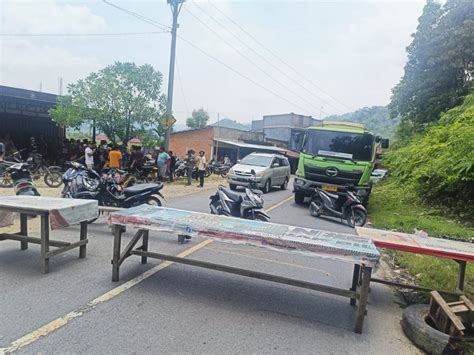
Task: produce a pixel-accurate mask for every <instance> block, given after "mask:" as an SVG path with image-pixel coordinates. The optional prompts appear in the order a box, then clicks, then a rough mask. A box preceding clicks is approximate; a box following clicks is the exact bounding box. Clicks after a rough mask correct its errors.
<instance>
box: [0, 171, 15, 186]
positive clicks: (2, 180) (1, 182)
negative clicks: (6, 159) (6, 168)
mask: <svg viewBox="0 0 474 355" xmlns="http://www.w3.org/2000/svg"><path fill="white" fill-rule="evenodd" d="M0 187H13V182H12V178H11V176H10V174H9V173H4V174H3V175H2V176H0Z"/></svg>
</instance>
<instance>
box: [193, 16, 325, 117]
mask: <svg viewBox="0 0 474 355" xmlns="http://www.w3.org/2000/svg"><path fill="white" fill-rule="evenodd" d="M185 10H186V12H188V13H189V14H190V15H191V16H192V17H194V18H195V19H196V20H197V21H199V22H200V23H201V24H202V25H203V26H205V27H206V28H207V29H208V30H209V31H211V32H213V33H214V34H215V35H216V36H217V37H219V38H220V39H221V40H222V41H223V42H224V43H226V44H227V45H228V46H229V47H230V48H232V49H233V50H234V51H236V52H237V54H238V55H240V56H241V57H242V58H244V59H245V60H246V61H247V62H249V63H250V64H252V65H253V66H255V67H256V68H257V69H258V70H260V71H261V72H262V73H264V74H265V75H266V76H268V77H269V78H270V79H271V80H273V81H274V82H276V83H277V84H278V85H280V86H281V87H283V88H284V89H286V90H288V91H289V92H291V93H292V94H293V95H295V96H296V97H298V98H299V99H301V100H303V101H304V102H306V103H307V104H309V105H310V106H312V107H313V108H314V109H316V110H317V109H318V108H316V107H315V106H313V104H312V103H311V102H309V101H308V100H306V99H305V98H303V97H302V96H301V95H299V94H298V93H297V92H295V91H293V90H291V89H289V88H288V87H286V86H285V85H284V84H283V83H282V82H280V81H279V80H277V79H275V78H274V77H273V76H272V75H271V74H270V73H268V72H267V71H266V70H265V69H263V68H262V67H260V66H259V65H258V64H256V63H255V62H254V61H252V60H251V59H250V58H248V57H247V56H246V55H244V54H243V53H242V52H241V51H240V50H239V49H238V48H236V47H235V46H234V45H233V44H232V43H230V42H229V41H227V40H226V39H225V38H224V37H222V36H221V35H220V34H219V33H217V32H216V31H214V30H213V29H212V28H211V27H210V26H209V25H207V24H206V23H205V22H204V21H202V20H201V19H200V18H199V17H197V16H196V15H194V14H193V13H192V12H191V11H189V10H188V9H185ZM304 111H306V112H308V110H304Z"/></svg>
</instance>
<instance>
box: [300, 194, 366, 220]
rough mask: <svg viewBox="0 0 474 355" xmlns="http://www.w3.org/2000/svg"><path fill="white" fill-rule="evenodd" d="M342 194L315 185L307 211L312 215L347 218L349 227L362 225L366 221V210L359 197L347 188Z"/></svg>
mask: <svg viewBox="0 0 474 355" xmlns="http://www.w3.org/2000/svg"><path fill="white" fill-rule="evenodd" d="M349 189H350V187H347V191H346V193H344V194H333V193H330V192H327V191H324V190H322V189H320V188H319V187H316V189H315V191H314V194H313V196H312V197H311V203H310V205H309V213H310V214H311V216H313V217H319V216H321V215H326V216H330V217H337V218H340V219H341V222H342V220H343V219H345V220H347V224H348V225H349V226H351V227H355V226H359V227H361V226H363V225H364V224H365V222H366V221H367V210H366V209H365V207H364V206H363V205H362V202H361V200H360V198H359V197H358V196H357V195H356V194H354V193H353V192H352V191H350V190H349Z"/></svg>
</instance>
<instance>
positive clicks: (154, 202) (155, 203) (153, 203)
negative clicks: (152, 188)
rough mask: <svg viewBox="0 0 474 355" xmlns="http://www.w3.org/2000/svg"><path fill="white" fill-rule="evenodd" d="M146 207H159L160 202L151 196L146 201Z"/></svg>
mask: <svg viewBox="0 0 474 355" xmlns="http://www.w3.org/2000/svg"><path fill="white" fill-rule="evenodd" d="M146 203H147V205H150V206H157V207H161V201H160V199H159V198H158V197H154V196H151V197H150V198H149V199H148V200H147V201H146Z"/></svg>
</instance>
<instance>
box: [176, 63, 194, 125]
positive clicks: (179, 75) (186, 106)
mask: <svg viewBox="0 0 474 355" xmlns="http://www.w3.org/2000/svg"><path fill="white" fill-rule="evenodd" d="M175 60H176V73H177V74H178V81H179V88H180V89H181V96H182V97H183V102H184V107H185V108H186V115H187V116H188V117H190V116H189V109H188V104H187V102H186V96H184V90H183V81H182V80H181V73H180V71H179V65H178V59H177V58H176V59H175Z"/></svg>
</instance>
